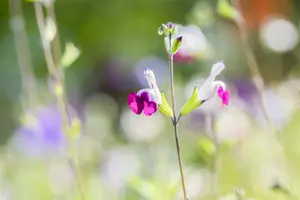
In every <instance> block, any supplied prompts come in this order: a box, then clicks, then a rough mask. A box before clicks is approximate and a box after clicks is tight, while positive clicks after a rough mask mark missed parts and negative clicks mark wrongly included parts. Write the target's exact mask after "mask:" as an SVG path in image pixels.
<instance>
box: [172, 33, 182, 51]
mask: <svg viewBox="0 0 300 200" xmlns="http://www.w3.org/2000/svg"><path fill="white" fill-rule="evenodd" d="M181 43H182V36H180V37H178V38H176V39H175V40H174V41H173V44H172V54H175V53H176V52H177V51H178V50H179V48H180V45H181Z"/></svg>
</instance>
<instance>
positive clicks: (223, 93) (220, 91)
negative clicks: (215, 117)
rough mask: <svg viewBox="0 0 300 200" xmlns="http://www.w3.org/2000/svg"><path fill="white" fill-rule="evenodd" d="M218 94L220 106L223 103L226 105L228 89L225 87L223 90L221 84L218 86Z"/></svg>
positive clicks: (227, 102)
mask: <svg viewBox="0 0 300 200" xmlns="http://www.w3.org/2000/svg"><path fill="white" fill-rule="evenodd" d="M218 95H219V97H220V98H221V99H222V107H223V106H224V105H226V106H228V104H229V92H228V90H226V89H225V90H224V89H223V88H222V87H221V86H219V89H218Z"/></svg>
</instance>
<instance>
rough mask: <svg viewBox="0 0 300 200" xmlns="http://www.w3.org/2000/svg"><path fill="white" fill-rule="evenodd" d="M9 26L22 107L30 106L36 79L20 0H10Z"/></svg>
mask: <svg viewBox="0 0 300 200" xmlns="http://www.w3.org/2000/svg"><path fill="white" fill-rule="evenodd" d="M9 8H10V27H11V31H12V33H13V37H14V43H15V50H16V55H17V62H18V66H19V68H20V76H21V82H22V87H23V89H22V94H23V96H24V97H25V102H24V100H23V109H24V110H25V109H26V108H30V107H31V106H33V105H35V104H36V103H37V102H38V101H39V98H38V94H37V87H36V82H35V81H36V79H35V75H34V72H33V67H32V62H31V55H30V49H29V44H28V36H27V33H26V30H25V21H24V16H23V10H22V1H21V0H10V1H9Z"/></svg>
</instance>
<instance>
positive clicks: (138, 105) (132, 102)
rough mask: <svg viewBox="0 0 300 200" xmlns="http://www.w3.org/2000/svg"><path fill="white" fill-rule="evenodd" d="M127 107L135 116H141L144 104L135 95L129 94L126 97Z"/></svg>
mask: <svg viewBox="0 0 300 200" xmlns="http://www.w3.org/2000/svg"><path fill="white" fill-rule="evenodd" d="M128 106H129V108H130V109H131V110H132V112H134V113H135V114H138V115H139V114H141V113H142V111H143V108H144V104H143V102H142V100H141V98H140V97H139V96H138V95H137V94H136V93H134V92H133V93H130V94H129V95H128Z"/></svg>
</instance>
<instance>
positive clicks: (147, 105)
mask: <svg viewBox="0 0 300 200" xmlns="http://www.w3.org/2000/svg"><path fill="white" fill-rule="evenodd" d="M140 98H141V100H142V102H143V104H144V114H145V115H146V116H151V115H152V114H153V113H155V112H156V111H157V103H155V102H154V101H152V100H151V99H150V96H149V93H148V92H143V93H141V95H140Z"/></svg>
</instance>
